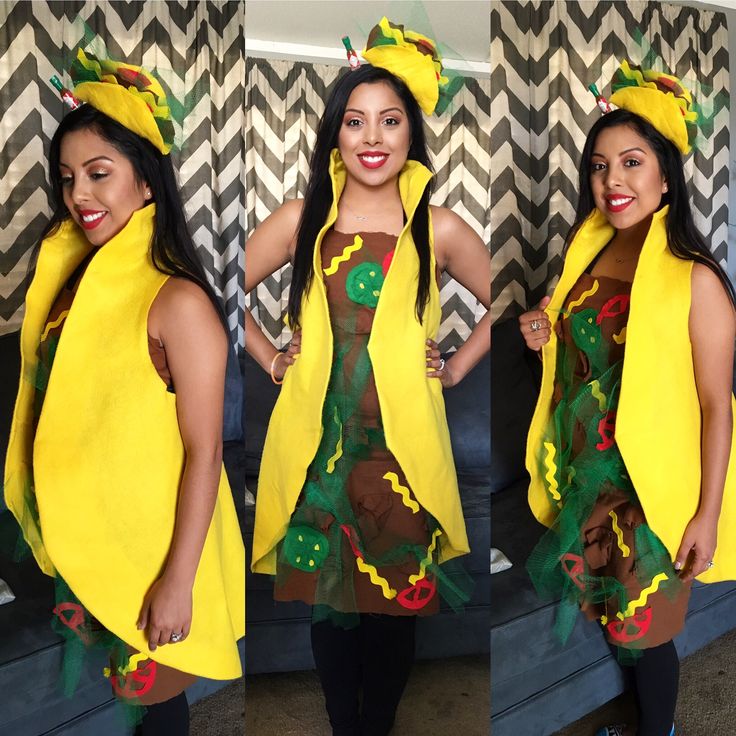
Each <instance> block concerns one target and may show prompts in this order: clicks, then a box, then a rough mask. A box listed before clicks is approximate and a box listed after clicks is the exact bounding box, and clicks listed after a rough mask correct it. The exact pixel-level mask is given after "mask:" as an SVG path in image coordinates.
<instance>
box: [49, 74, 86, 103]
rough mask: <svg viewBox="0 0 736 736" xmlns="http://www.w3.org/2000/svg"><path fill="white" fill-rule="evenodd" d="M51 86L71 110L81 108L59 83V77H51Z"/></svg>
mask: <svg viewBox="0 0 736 736" xmlns="http://www.w3.org/2000/svg"><path fill="white" fill-rule="evenodd" d="M51 84H53V85H54V87H56V89H58V90H59V94H60V95H61V99H62V100H63V101H64V103H65V104H66V105H68V106H69V108H70V109H71V110H76V109H77V108H78V107H80V106H81V104H82V103H81V102H80V101H79V100H78V99H77V98H76V97H75V96H74V95H73V94H72V93H71V92H70V91H69V90H68V89H67V88H66V87H65V86H64V85H63V84H62V83H61V80H60V79H59V77H56V76H54V77H51Z"/></svg>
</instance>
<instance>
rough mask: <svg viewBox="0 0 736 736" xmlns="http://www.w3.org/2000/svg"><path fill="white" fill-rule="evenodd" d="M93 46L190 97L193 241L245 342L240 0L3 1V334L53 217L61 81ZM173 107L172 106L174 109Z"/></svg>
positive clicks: (182, 160) (184, 117)
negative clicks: (81, 49)
mask: <svg viewBox="0 0 736 736" xmlns="http://www.w3.org/2000/svg"><path fill="white" fill-rule="evenodd" d="M85 23H86V25H87V28H88V29H91V30H92V32H94V33H96V34H97V36H96V37H95V38H94V39H93V40H92V41H91V43H92V48H94V49H96V48H99V47H101V48H102V49H103V50H104V48H106V49H107V53H108V54H109V56H111V57H113V58H118V59H123V58H124V59H126V60H127V61H129V62H130V63H132V64H142V65H143V66H146V67H148V68H151V69H153V70H155V71H156V73H157V74H158V76H159V78H160V79H161V81H162V84H163V85H164V87H165V88H166V91H167V93H169V92H170V93H171V94H172V95H173V99H174V100H176V102H173V103H172V107H176V105H177V103H178V105H179V106H182V105H183V106H184V108H186V109H182V112H181V114H179V115H178V117H179V119H180V122H181V125H177V126H176V127H177V130H176V132H177V143H178V144H179V145H180V149H179V150H178V151H176V152H174V153H173V154H172V157H173V159H174V164H175V167H176V168H177V171H178V173H179V181H180V184H181V189H182V195H183V199H184V205H185V209H186V212H187V215H188V218H189V225H190V229H191V232H192V235H193V237H194V242H195V243H196V244H197V246H198V247H199V252H200V255H201V257H202V259H203V261H204V265H205V268H206V270H207V272H208V275H209V277H210V279H211V281H212V283H213V284H214V286H215V288H216V289H217V291H218V293H219V294H220V295H221V296H222V297H223V300H224V302H225V308H226V312H227V315H228V319H229V322H230V326H231V329H232V337H233V341H234V342H235V343H236V344H237V345H239V346H240V347H241V348H242V345H243V332H242V325H243V315H244V312H243V310H244V305H245V300H244V294H243V261H242V244H243V242H244V240H245V203H244V182H245V163H244V162H245V151H244V149H245V137H244V126H243V118H244V108H245V6H244V3H242V2H238V1H234V2H196V3H178V2H146V3H143V2H133V3H131V2H116V1H113V2H106V3H80V2H44V1H41V0H36V1H35V2H33V3H31V2H24V1H21V2H16V1H10V2H8V1H0V263H1V267H0V334H2V333H5V332H10V331H13V330H17V329H18V328H19V326H20V322H21V319H22V306H23V300H24V296H25V276H26V272H27V268H28V260H29V257H30V254H31V251H32V249H33V247H34V245H35V243H36V241H37V239H38V237H39V235H40V233H41V230H42V228H43V226H44V223H45V221H46V217H47V216H48V215H49V214H50V209H49V203H48V199H47V196H46V185H45V182H46V174H47V159H46V154H47V151H48V145H49V142H50V139H51V136H52V135H53V133H54V130H55V129H56V127H57V125H58V123H59V121H60V119H61V116H62V114H63V107H62V103H61V101H60V99H59V96H58V94H57V93H56V91H55V90H54V89H53V88H52V87H51V85H50V84H49V82H48V80H49V78H50V77H51V76H52V75H54V74H57V75H58V76H59V77H60V78H62V79H63V80H64V81H68V78H67V77H66V74H65V72H66V69H68V67H69V65H70V63H71V59H72V58H73V55H74V54H75V53H76V49H77V47H78V45H79V44H80V42H83V41H84V42H90V39H89V37H88V36H85V32H86V29H85ZM175 116H176V115H175Z"/></svg>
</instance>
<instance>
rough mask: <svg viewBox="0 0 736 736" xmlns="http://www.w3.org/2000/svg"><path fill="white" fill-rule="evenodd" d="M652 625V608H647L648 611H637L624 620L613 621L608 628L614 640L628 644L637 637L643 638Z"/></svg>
mask: <svg viewBox="0 0 736 736" xmlns="http://www.w3.org/2000/svg"><path fill="white" fill-rule="evenodd" d="M651 625H652V609H651V608H647V610H646V611H641V613H635V614H634V615H633V616H628V617H627V618H625V619H624V620H623V621H618V620H617V621H611V622H610V623H609V624H608V625H607V626H606V628H607V629H608V633H609V634H610V636H611V639H613V640H614V641H618V642H621V643H622V644H628V643H630V642H632V641H636V640H637V639H641V638H642V636H644V635H645V634H646V633H647V631H649V627H650V626H651Z"/></svg>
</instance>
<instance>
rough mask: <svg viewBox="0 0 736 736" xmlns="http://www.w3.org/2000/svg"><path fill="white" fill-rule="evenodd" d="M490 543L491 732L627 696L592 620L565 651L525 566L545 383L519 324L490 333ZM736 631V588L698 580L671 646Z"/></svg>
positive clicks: (558, 718)
mask: <svg viewBox="0 0 736 736" xmlns="http://www.w3.org/2000/svg"><path fill="white" fill-rule="evenodd" d="M492 336H493V337H492V344H493V351H492V352H493V362H492V368H491V371H492V395H493V415H492V422H491V442H492V461H491V463H492V465H491V468H492V473H491V480H492V493H493V496H492V508H493V514H492V524H491V534H492V539H493V546H494V547H498V548H500V549H501V550H502V551H503V552H504V553H505V554H506V555H507V556H508V557H509V558H510V559H511V561H512V562H513V565H514V566H513V567H512V568H511V569H509V570H507V571H505V572H502V573H498V574H496V575H493V576H492V577H491V600H492V602H493V605H492V607H491V651H492V657H491V682H492V689H491V705H492V712H491V726H492V733H493V736H546V735H547V734H551V733H554V732H555V731H557V730H559V729H560V728H562V727H564V726H565V725H567V724H569V723H571V722H573V721H575V720H577V719H578V718H580V717H581V716H583V715H584V714H586V713H588V712H590V711H592V710H594V709H595V708H597V707H599V706H600V705H602V704H603V703H605V702H607V701H608V700H610V699H611V698H614V697H615V696H616V695H619V694H620V693H621V692H623V691H624V688H625V684H624V679H623V677H622V676H621V672H620V669H619V667H618V665H617V663H616V662H615V661H614V659H613V657H612V655H611V653H610V651H609V649H608V647H607V645H606V643H605V641H604V639H603V636H602V634H601V632H600V630H599V626H598V625H597V624H596V623H595V622H590V621H586V620H585V619H584V618H583V617H582V616H579V618H578V621H577V624H576V627H575V630H574V631H573V633H572V635H571V637H570V639H569V641H568V642H567V644H566V645H565V646H562V645H560V644H559V643H558V641H557V640H556V638H555V636H554V634H553V631H552V625H553V621H554V614H555V608H556V604H555V603H547V602H542V601H540V600H539V599H538V597H537V595H536V593H535V591H534V588H533V587H532V584H531V582H530V580H529V578H528V576H527V574H526V570H525V562H526V560H527V558H528V556H529V553H530V552H531V550H532V548H533V547H534V545H535V544H536V542H537V540H538V539H539V537H540V536H541V534H542V532H543V531H544V528H543V527H542V525H541V524H539V523H537V521H536V520H535V519H534V518H533V517H532V514H531V512H530V510H529V507H528V505H527V486H528V476H527V474H526V471H525V470H524V448H525V440H526V431H527V429H528V426H529V422H530V420H531V415H532V411H533V408H534V403H535V401H536V396H537V393H538V387H539V381H540V378H541V364H540V361H539V359H538V358H537V356H536V355H534V354H533V353H532V352H531V351H528V350H527V349H526V348H525V346H524V342H523V340H522V338H521V335H520V333H519V329H518V323H517V322H516V320H509V321H506V322H503V323H501V324H497V325H495V326H494V327H493V330H492ZM734 627H736V584H734V583H719V584H717V585H700V584H698V583H696V584H695V586H694V588H693V594H692V597H691V601H690V608H689V611H688V617H687V625H686V628H685V630H684V631H683V632H682V634H680V636H678V637H677V639H676V640H675V643H676V645H677V649H678V651H679V653H680V655H681V656H685V655H687V654H690V653H692V652H694V651H696V650H697V649H699V648H700V647H702V646H704V645H705V644H707V643H708V642H710V641H712V640H713V639H715V638H716V637H718V636H720V635H721V634H723V633H725V632H727V631H729V630H730V629H732V628H734Z"/></svg>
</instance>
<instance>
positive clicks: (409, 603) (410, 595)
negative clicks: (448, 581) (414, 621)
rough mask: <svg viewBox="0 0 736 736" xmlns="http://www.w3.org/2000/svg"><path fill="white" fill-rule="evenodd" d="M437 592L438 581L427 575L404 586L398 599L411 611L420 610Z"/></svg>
mask: <svg viewBox="0 0 736 736" xmlns="http://www.w3.org/2000/svg"><path fill="white" fill-rule="evenodd" d="M436 592H437V583H436V582H435V581H434V580H430V579H429V578H427V577H423V578H420V579H419V580H417V582H416V583H414V585H411V586H410V587H408V588H404V590H402V591H401V593H399V594H398V595H397V596H396V600H397V601H398V603H399V604H400V605H402V606H403V607H404V608H408V609H409V610H410V611H418V610H419V609H420V608H424V606H426V605H427V603H429V602H430V601H431V600H432V598H434V594H435V593H436Z"/></svg>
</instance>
